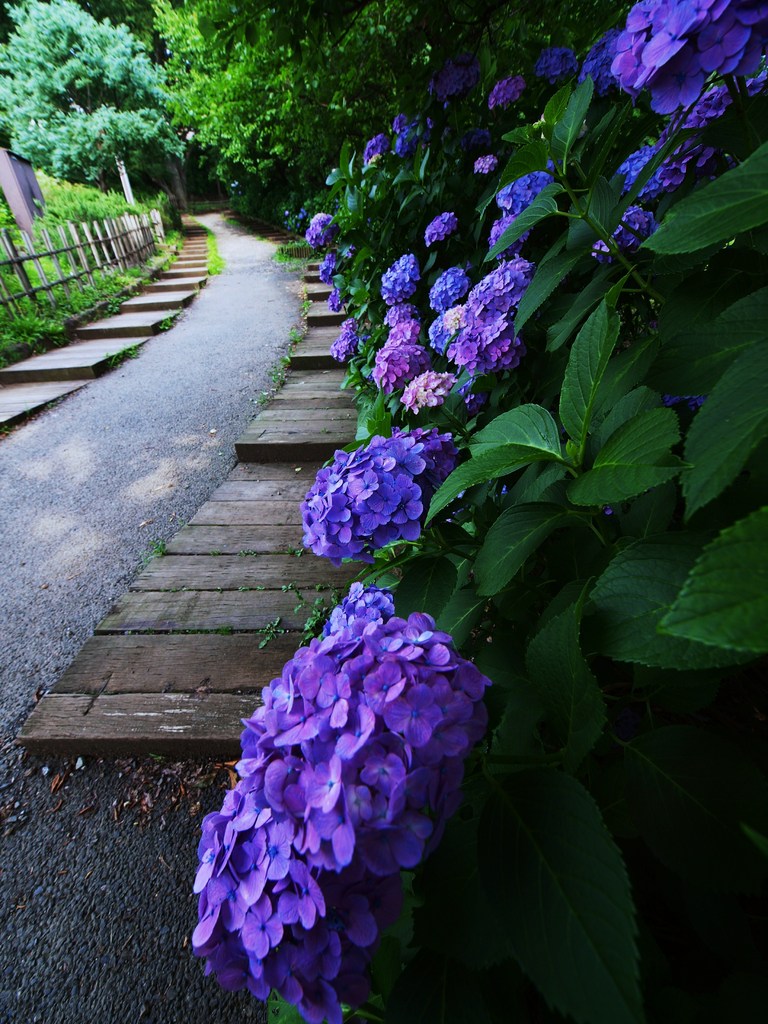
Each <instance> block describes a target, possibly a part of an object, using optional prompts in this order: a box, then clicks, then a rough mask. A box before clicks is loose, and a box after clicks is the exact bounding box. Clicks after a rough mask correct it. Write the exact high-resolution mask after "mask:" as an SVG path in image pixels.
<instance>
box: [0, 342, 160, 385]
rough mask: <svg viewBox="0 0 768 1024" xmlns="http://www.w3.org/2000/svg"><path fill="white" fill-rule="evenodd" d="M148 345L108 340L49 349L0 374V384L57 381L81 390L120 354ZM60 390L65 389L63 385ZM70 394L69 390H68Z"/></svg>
mask: <svg viewBox="0 0 768 1024" xmlns="http://www.w3.org/2000/svg"><path fill="white" fill-rule="evenodd" d="M146 341H149V338H147V337H133V336H126V337H111V338H98V339H94V340H93V341H82V342H77V343H75V344H72V345H67V346H66V347H65V348H57V349H52V350H51V351H50V352H44V353H42V354H41V355H39V356H32V357H31V358H30V359H24V360H22V361H21V362H19V363H14V364H13V365H12V366H6V367H4V368H3V369H2V370H0V383H3V384H21V383H31V382H37V381H59V382H68V383H72V384H74V385H75V386H76V387H80V386H81V385H82V383H83V382H84V381H86V380H87V379H89V378H90V379H93V378H94V377H98V376H99V374H101V373H104V371H105V370H108V369H109V367H110V363H112V362H114V361H115V360H116V359H117V358H118V357H119V356H120V354H121V353H123V352H126V351H130V350H131V349H134V348H136V347H137V346H138V345H143V344H144V342H146ZM62 386H64V385H63V384H62ZM70 390H71V389H70Z"/></svg>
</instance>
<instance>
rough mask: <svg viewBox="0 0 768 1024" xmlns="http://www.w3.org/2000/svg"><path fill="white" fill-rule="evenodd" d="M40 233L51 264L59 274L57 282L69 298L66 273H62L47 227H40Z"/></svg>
mask: <svg viewBox="0 0 768 1024" xmlns="http://www.w3.org/2000/svg"><path fill="white" fill-rule="evenodd" d="M40 234H41V235H42V236H43V241H44V242H45V244H46V245H47V246H48V255H49V256H50V257H51V259H52V260H53V265H54V266H55V267H56V272H57V273H58V275H59V280H58V282H57V283H58V284H60V285H61V287H62V288H63V289H64V294H65V295H66V296H67V298H70V292H69V282H68V281H67V280H66V276H67V275H66V274H65V273H64V271H63V269H62V266H61V263H60V262H59V256H58V253H57V252H56V250H55V248H54V245H53V240H52V239H51V236H50V235H49V234H48V229H47V228H41V229H40Z"/></svg>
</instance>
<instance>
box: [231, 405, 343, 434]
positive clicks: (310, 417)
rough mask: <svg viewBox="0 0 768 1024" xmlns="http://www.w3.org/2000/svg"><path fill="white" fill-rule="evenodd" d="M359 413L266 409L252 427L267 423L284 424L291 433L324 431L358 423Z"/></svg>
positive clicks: (341, 410)
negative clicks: (307, 430)
mask: <svg viewBox="0 0 768 1024" xmlns="http://www.w3.org/2000/svg"><path fill="white" fill-rule="evenodd" d="M356 422H357V412H356V411H355V410H354V409H350V408H349V406H347V408H344V407H341V408H336V409H302V408H301V406H298V407H296V408H294V409H292V410H291V411H290V412H288V411H287V410H286V409H284V408H269V407H267V408H265V409H264V410H263V411H262V412H260V413H259V415H258V416H257V417H256V419H255V420H253V421H252V423H251V427H252V428H253V429H256V428H257V427H260V426H264V425H266V424H267V423H268V424H269V425H270V426H272V425H279V424H283V425H284V426H285V427H286V428H287V429H289V430H291V431H295V430H299V429H302V430H304V429H307V428H310V429H311V428H312V427H314V428H315V429H318V430H322V429H325V428H328V427H335V426H340V425H341V424H344V423H356Z"/></svg>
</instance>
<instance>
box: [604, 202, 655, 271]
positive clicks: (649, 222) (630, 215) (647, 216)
mask: <svg viewBox="0 0 768 1024" xmlns="http://www.w3.org/2000/svg"><path fill="white" fill-rule="evenodd" d="M657 227H658V224H657V223H656V218H655V217H654V216H653V214H652V213H650V212H649V211H648V210H644V209H643V208H642V207H640V206H628V207H627V210H626V213H625V214H624V216H623V217H622V220H621V224H619V226H618V227H617V228H616V230H615V231H614V232H613V234H612V235H611V238H613V240H614V242H615V243H616V245H617V246H618V247H619V250H620V251H621V252H623V253H627V254H630V253H633V252H637V250H638V249H639V248H640V246H641V245H642V243H643V241H644V239H646V238H648V236H649V235H652V234H653V232H654V231H655V230H656V228H657ZM592 255H593V256H594V257H595V259H596V260H597V261H598V262H599V263H613V256H612V255H611V253H610V250H609V249H608V246H607V245H606V244H605V242H604V241H603V240H602V239H601V240H600V241H599V242H595V244H594V245H593V246H592Z"/></svg>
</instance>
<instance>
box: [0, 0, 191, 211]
mask: <svg viewBox="0 0 768 1024" xmlns="http://www.w3.org/2000/svg"><path fill="white" fill-rule="evenodd" d="M8 12H9V15H10V17H11V18H12V20H13V22H14V25H15V29H14V31H13V33H12V34H11V35H10V37H9V39H8V42H7V43H6V44H5V45H4V46H2V47H0V110H2V111H3V114H2V115H0V116H2V119H3V120H4V121H5V124H6V127H7V130H8V132H9V134H10V136H11V145H12V146H13V148H14V149H15V150H16V151H17V152H18V153H20V154H21V155H22V156H25V157H27V158H28V159H29V160H31V161H32V162H33V163H35V164H36V165H37V166H39V167H41V168H43V169H45V170H47V171H50V172H51V173H53V174H55V175H58V176H62V177H69V178H74V179H76V180H87V181H95V182H97V183H98V184H99V186H100V187H102V188H105V187H106V185H107V182H108V180H109V178H110V177H113V175H114V171H115V168H116V165H117V162H118V161H123V162H124V163H125V165H126V166H127V168H128V169H129V170H131V171H134V172H137V173H140V174H142V175H146V176H147V177H149V178H150V180H153V181H154V182H155V183H157V184H161V185H163V187H164V188H165V189H166V191H168V192H171V188H170V187H168V186H167V185H166V184H165V183H164V182H165V180H166V179H167V178H168V177H171V178H172V175H171V167H170V163H171V162H172V161H173V159H174V158H178V157H180V155H181V153H182V150H183V147H182V144H181V142H180V140H179V138H178V137H177V135H176V134H175V133H174V131H173V129H172V128H171V126H170V123H169V119H168V116H167V112H166V111H167V104H168V100H169V97H168V94H167V91H166V87H165V75H164V72H163V69H162V68H161V67H159V66H158V65H156V64H153V63H152V61H151V60H150V58H149V56H148V55H147V53H146V51H145V50H144V47H143V46H142V44H141V43H139V42H138V41H137V40H136V39H135V38H134V37H133V36H132V34H131V33H130V31H129V30H128V28H126V26H124V25H113V24H112V23H111V22H110V21H109V19H104V20H103V21H96V20H95V19H94V18H93V17H91V15H90V14H88V13H87V12H86V11H84V10H83V9H82V8H81V7H79V6H78V5H77V4H75V3H72V2H71V0H55V2H53V3H42V2H40V0H28V2H26V3H23V4H21V5H19V6H17V7H12V8H9V9H8Z"/></svg>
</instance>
